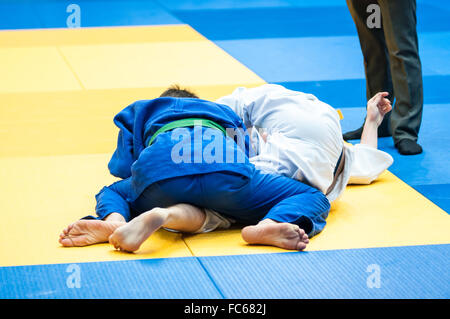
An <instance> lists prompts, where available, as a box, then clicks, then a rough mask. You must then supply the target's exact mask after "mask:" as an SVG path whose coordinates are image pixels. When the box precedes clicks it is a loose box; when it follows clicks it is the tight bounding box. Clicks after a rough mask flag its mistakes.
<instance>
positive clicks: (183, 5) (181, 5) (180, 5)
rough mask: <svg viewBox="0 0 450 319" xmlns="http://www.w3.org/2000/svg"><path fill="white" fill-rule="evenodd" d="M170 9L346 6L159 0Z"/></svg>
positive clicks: (336, 1)
mask: <svg viewBox="0 0 450 319" xmlns="http://www.w3.org/2000/svg"><path fill="white" fill-rule="evenodd" d="M160 3H163V4H164V6H165V7H166V8H168V9H170V10H204V9H236V8H237V9H248V8H272V7H311V6H313V7H321V6H328V7H330V6H331V7H335V6H343V7H345V6H346V3H345V1H342V0H314V1H311V0H245V1H242V0H195V1H192V0H160Z"/></svg>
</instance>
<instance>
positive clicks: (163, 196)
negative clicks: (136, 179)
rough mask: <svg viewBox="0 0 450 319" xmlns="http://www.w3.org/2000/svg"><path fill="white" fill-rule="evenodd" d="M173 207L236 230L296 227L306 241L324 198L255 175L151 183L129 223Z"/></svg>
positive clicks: (323, 212)
mask: <svg viewBox="0 0 450 319" xmlns="http://www.w3.org/2000/svg"><path fill="white" fill-rule="evenodd" d="M121 185H125V184H120V183H117V184H113V185H111V186H110V187H109V188H110V189H111V190H113V191H114V192H115V193H119V194H120V193H122V190H121V189H120V188H121V187H120V186H121ZM106 196H107V195H106ZM111 200H113V198H111ZM107 202H108V199H107V198H102V203H103V205H102V206H103V208H104V209H107V206H109V205H108V204H107ZM179 203H187V204H192V205H195V206H198V207H202V208H209V209H212V210H215V211H216V212H219V213H220V214H222V215H223V216H225V217H229V218H232V219H234V220H236V222H238V223H241V224H256V223H257V222H259V221H260V220H262V219H265V218H270V219H273V220H275V221H278V222H288V223H293V224H297V225H299V226H300V227H301V228H302V229H304V230H305V232H306V233H307V234H308V236H310V237H312V236H314V235H316V234H318V233H319V232H321V231H322V229H323V228H324V227H325V224H326V221H325V219H326V218H327V216H328V212H329V209H330V204H329V202H328V200H327V198H326V197H325V196H324V195H323V194H322V193H321V192H320V191H318V190H317V189H315V188H313V187H310V186H308V185H305V184H303V183H301V182H298V181H296V180H293V179H290V178H287V177H284V176H280V175H274V174H264V173H262V172H261V171H259V170H255V171H254V173H253V176H251V177H246V176H243V175H240V174H234V173H230V172H213V173H207V174H198V175H190V176H182V177H175V178H171V179H166V180H162V181H159V182H156V183H153V184H152V185H150V186H149V187H147V188H146V189H145V190H144V192H143V193H142V194H141V195H140V196H139V197H138V198H137V199H136V200H135V201H134V202H131V203H130V211H131V216H130V218H133V217H134V216H133V215H139V214H140V213H142V212H145V211H148V210H150V209H152V208H155V207H169V206H173V205H176V204H179ZM111 204H113V203H111ZM97 214H98V215H99V216H101V215H102V207H100V208H99V207H97Z"/></svg>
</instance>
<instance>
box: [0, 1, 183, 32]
mask: <svg viewBox="0 0 450 319" xmlns="http://www.w3.org/2000/svg"><path fill="white" fill-rule="evenodd" d="M70 4H76V5H78V6H79V7H80V13H81V16H80V21H81V27H102V26H127V25H130V26H133V25H159V24H180V23H181V22H180V21H179V20H178V19H176V18H175V17H174V16H173V15H171V14H170V13H169V12H167V11H166V10H164V8H163V7H161V6H160V5H159V4H158V3H157V2H156V1H139V0H134V1H132V0H130V1H125V0H115V1H106V0H96V1H91V0H77V1H59V0H38V1H32V0H18V1H13V0H9V1H0V29H32V28H67V22H66V21H67V18H68V17H69V15H70V14H71V13H72V12H73V11H72V10H69V11H70V12H67V7H68V6H69V5H70Z"/></svg>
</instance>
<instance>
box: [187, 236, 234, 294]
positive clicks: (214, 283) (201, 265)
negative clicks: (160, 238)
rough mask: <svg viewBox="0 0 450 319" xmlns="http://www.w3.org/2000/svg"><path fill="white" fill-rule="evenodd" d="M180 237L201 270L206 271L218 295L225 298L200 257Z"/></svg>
mask: <svg viewBox="0 0 450 319" xmlns="http://www.w3.org/2000/svg"><path fill="white" fill-rule="evenodd" d="M181 239H182V240H183V242H184V244H185V245H186V247H187V249H188V250H189V252H190V253H191V255H192V257H194V258H195V259H196V260H197V261H198V263H199V264H200V267H202V269H203V271H204V272H205V273H206V275H207V276H208V278H209V280H210V281H211V283H212V284H213V286H214V288H215V289H216V290H217V292H218V293H219V295H220V296H221V297H222V299H226V298H225V295H224V294H223V293H222V291H221V290H220V289H219V286H218V285H217V283H216V281H215V280H214V279H213V278H212V276H211V274H210V273H209V271H208V270H207V269H206V267H205V265H204V264H203V263H202V261H201V259H200V257H198V256H196V255H195V254H194V252H193V251H192V249H191V247H189V245H188V243H187V242H186V240H184V238H183V237H181Z"/></svg>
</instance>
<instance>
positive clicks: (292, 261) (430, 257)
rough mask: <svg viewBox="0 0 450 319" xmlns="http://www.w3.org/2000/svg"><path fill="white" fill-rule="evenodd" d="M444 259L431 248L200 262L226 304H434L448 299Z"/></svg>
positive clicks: (443, 248)
mask: <svg viewBox="0 0 450 319" xmlns="http://www.w3.org/2000/svg"><path fill="white" fill-rule="evenodd" d="M449 254H450V245H430V246H411V247H390V248H369V249H350V250H333V251H314V252H300V253H280V254H264V255H239V256H221V257H202V258H200V259H201V260H202V263H203V264H204V265H205V267H206V269H207V271H208V272H209V273H210V274H211V277H212V278H213V280H214V281H215V282H216V284H217V286H218V288H219V289H220V290H221V291H222V293H223V295H224V296H225V298H279V299H281V298H285V299H293V298H337V299H339V298H352V299H359V298H393V299H397V298H398V299H400V298H401V299H408V298H411V299H416V298H421V299H427V298H434V299H438V298H449V297H450V286H449V284H448V283H449V282H450V272H449V271H448V261H449V258H448V256H449ZM377 287H379V288H377Z"/></svg>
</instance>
